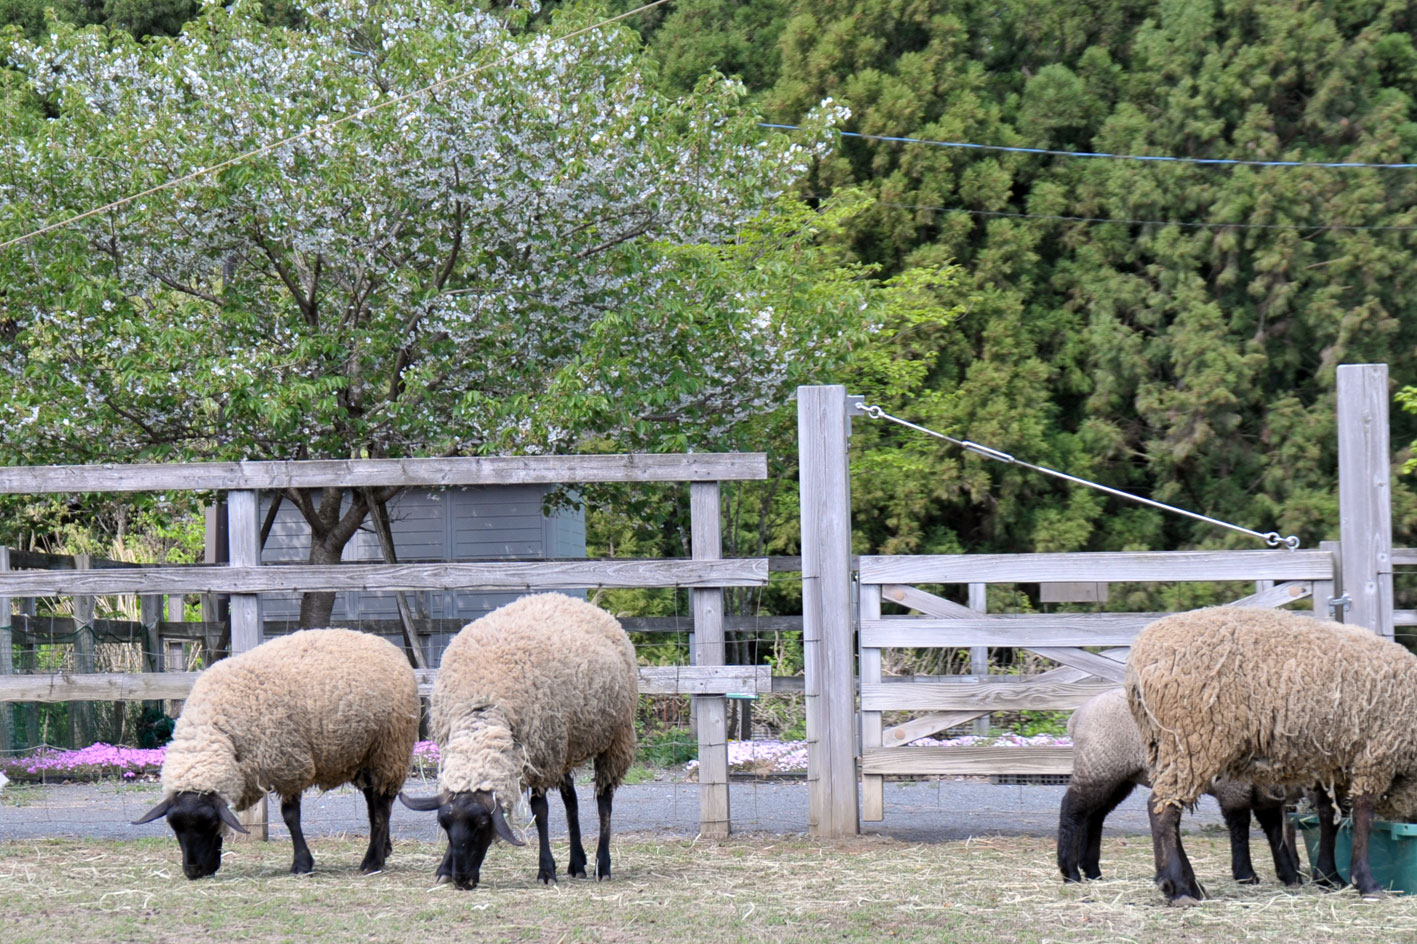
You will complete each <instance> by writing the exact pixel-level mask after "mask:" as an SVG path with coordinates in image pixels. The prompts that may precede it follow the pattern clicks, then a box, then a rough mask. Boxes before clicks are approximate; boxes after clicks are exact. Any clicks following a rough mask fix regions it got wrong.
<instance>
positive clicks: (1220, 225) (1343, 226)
mask: <svg viewBox="0 0 1417 944" xmlns="http://www.w3.org/2000/svg"><path fill="white" fill-rule="evenodd" d="M876 205H877V206H883V207H894V208H896V209H900V210H937V211H939V212H941V213H968V214H970V215H972V216H999V217H1005V218H1007V219H1022V220H1045V221H1049V222H1057V223H1121V224H1123V225H1127V226H1184V227H1191V228H1198V229H1207V228H1208V229H1270V230H1306V231H1310V232H1316V231H1321V230H1344V231H1349V230H1389V231H1393V232H1411V231H1413V230H1417V225H1412V226H1376V225H1374V226H1367V225H1360V224H1348V223H1224V222H1219V221H1215V220H1134V219H1127V218H1124V217H1112V216H1055V215H1053V214H1050V213H1011V212H1008V211H1005V210H972V209H970V208H969V207H957V206H956V207H947V206H930V205H928V204H920V203H886V202H884V201H881V202H878V203H877V204H876Z"/></svg>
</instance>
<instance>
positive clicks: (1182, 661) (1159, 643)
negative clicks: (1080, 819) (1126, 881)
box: [1126, 607, 1417, 901]
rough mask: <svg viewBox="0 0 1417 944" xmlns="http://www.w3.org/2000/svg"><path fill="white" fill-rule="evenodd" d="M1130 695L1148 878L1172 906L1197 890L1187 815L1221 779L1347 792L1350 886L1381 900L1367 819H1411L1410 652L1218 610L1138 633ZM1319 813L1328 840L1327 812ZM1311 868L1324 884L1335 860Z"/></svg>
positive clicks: (1290, 619)
mask: <svg viewBox="0 0 1417 944" xmlns="http://www.w3.org/2000/svg"><path fill="white" fill-rule="evenodd" d="M1126 688H1127V698H1128V702H1129V704H1130V707H1131V711H1132V716H1133V717H1134V718H1135V719H1136V722H1137V727H1138V728H1139V729H1140V731H1141V736H1142V742H1143V743H1144V744H1145V745H1146V751H1147V766H1148V767H1149V768H1150V772H1151V783H1152V794H1151V802H1150V808H1149V812H1150V814H1151V822H1152V843H1153V845H1154V847H1155V853H1156V882H1157V885H1159V886H1160V887H1161V890H1162V892H1163V893H1164V894H1165V896H1166V898H1167V900H1168V901H1183V900H1187V899H1198V898H1201V897H1202V896H1203V894H1204V893H1203V891H1202V890H1201V888H1200V886H1199V885H1197V884H1196V879H1195V873H1194V871H1193V870H1192V869H1191V865H1190V862H1189V861H1188V860H1187V859H1186V854H1185V851H1184V850H1183V849H1182V847H1181V836H1180V830H1179V823H1180V817H1181V809H1182V808H1183V807H1188V806H1191V805H1192V804H1194V803H1195V802H1196V799H1197V798H1198V797H1199V796H1200V795H1201V793H1203V792H1204V791H1205V789H1206V788H1207V787H1208V786H1209V785H1210V784H1211V783H1212V782H1213V781H1214V779H1215V778H1216V777H1221V776H1227V777H1234V778H1237V779H1242V780H1246V781H1249V782H1251V783H1255V784H1260V785H1267V786H1282V787H1307V786H1311V785H1313V784H1315V783H1318V784H1322V785H1324V786H1325V787H1326V788H1327V792H1329V793H1331V794H1339V795H1341V794H1342V793H1347V794H1349V795H1350V796H1351V799H1352V803H1353V869H1352V879H1353V884H1354V885H1355V886H1356V887H1357V889H1358V891H1359V893H1360V894H1361V895H1362V896H1363V897H1364V898H1376V897H1381V895H1382V889H1381V888H1380V887H1379V885H1378V883H1377V882H1376V881H1375V880H1374V879H1373V874H1372V870H1371V869H1370V867H1369V864H1368V836H1369V832H1370V830H1371V828H1372V823H1373V818H1374V815H1375V814H1376V813H1382V814H1383V815H1385V816H1389V817H1391V818H1394V819H1406V818H1409V817H1412V816H1413V815H1414V814H1417V733H1414V732H1417V729H1414V726H1413V722H1414V720H1417V656H1414V655H1413V654H1412V653H1410V652H1408V651H1407V650H1406V649H1404V648H1403V647H1402V646H1399V645H1397V644H1396V643H1393V642H1390V641H1388V640H1385V639H1382V638H1381V637H1379V636H1377V635H1375V634H1374V633H1371V632H1368V631H1367V630H1363V629H1358V628H1355V627H1345V626H1342V625H1339V624H1337V623H1330V622H1327V621H1323V620H1317V619H1313V618H1311V617H1307V616H1304V615H1301V614H1299V613H1292V612H1286V611H1283V610H1264V609H1253V608H1243V607H1213V608H1210V609H1205V610H1196V611H1193V612H1189V613H1178V614H1175V615H1172V616H1168V617H1165V618H1163V619H1160V620H1157V621H1156V622H1154V623H1152V624H1151V625H1150V626H1148V627H1147V628H1146V629H1144V630H1143V631H1142V632H1141V634H1140V635H1139V636H1138V637H1137V638H1136V641H1135V642H1134V644H1133V646H1132V652H1131V656H1130V657H1129V658H1128V659H1127V682H1126ZM1320 803H1321V806H1320V809H1321V811H1322V810H1328V809H1330V808H1331V807H1330V805H1329V803H1328V802H1327V800H1326V798H1325V799H1321V801H1320ZM1322 818H1323V819H1325V820H1326V821H1327V822H1328V824H1329V825H1328V831H1329V832H1331V831H1332V817H1331V816H1328V817H1322ZM1322 839H1323V836H1322V835H1321V841H1322ZM1330 848H1331V847H1330ZM1319 865H1320V868H1319V869H1318V870H1316V871H1318V872H1319V873H1320V874H1319V875H1318V876H1316V877H1317V878H1320V879H1321V880H1322V879H1325V878H1328V877H1329V871H1328V870H1329V868H1330V867H1331V865H1332V857H1331V852H1330V853H1329V854H1328V862H1325V861H1324V859H1323V857H1321V858H1320V862H1319Z"/></svg>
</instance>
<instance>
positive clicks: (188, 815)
mask: <svg viewBox="0 0 1417 944" xmlns="http://www.w3.org/2000/svg"><path fill="white" fill-rule="evenodd" d="M163 815H166V816H167V825H169V826H171V827H172V831H173V832H174V833H176V834H177V845H178V846H180V847H181V848H182V873H183V874H184V875H186V876H187V877H188V878H205V877H206V876H208V875H215V874H216V870H217V869H219V868H221V837H222V834H223V832H225V827H228V826H229V827H231V828H232V829H234V830H236V831H237V832H239V833H244V832H246V829H245V828H244V827H243V826H242V825H241V821H240V820H238V819H237V818H236V814H235V813H233V812H231V808H230V807H228V806H227V805H226V801H225V800H223V799H222V798H221V797H219V796H217V795H216V794H215V793H196V792H194V791H191V790H185V791H183V792H181V793H178V794H175V795H173V796H170V797H166V798H164V799H163V801H162V802H161V803H159V804H158V805H157V806H154V807H153V808H152V809H150V810H148V811H147V812H146V813H144V814H143V815H142V816H140V817H139V818H137V819H135V820H133V825H134V826H140V825H142V824H143V823H151V822H152V821H153V820H155V819H157V818H158V817H159V816H163Z"/></svg>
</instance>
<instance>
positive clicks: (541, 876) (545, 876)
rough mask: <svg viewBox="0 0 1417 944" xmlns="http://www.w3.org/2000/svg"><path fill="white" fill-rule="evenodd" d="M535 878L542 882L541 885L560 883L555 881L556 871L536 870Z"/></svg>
mask: <svg viewBox="0 0 1417 944" xmlns="http://www.w3.org/2000/svg"><path fill="white" fill-rule="evenodd" d="M536 879H537V881H539V882H540V883H541V884H543V885H559V884H560V883H559V882H557V881H556V873H555V872H537V873H536Z"/></svg>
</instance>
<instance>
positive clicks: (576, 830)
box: [561, 773, 586, 878]
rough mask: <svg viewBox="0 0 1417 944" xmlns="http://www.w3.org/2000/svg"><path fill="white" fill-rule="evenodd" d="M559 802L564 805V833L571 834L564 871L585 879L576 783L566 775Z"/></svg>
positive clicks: (574, 876)
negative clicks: (568, 859)
mask: <svg viewBox="0 0 1417 944" xmlns="http://www.w3.org/2000/svg"><path fill="white" fill-rule="evenodd" d="M561 802H562V803H564V804H565V805H566V831H567V832H569V833H570V834H571V861H570V862H569V863H568V864H567V866H566V871H567V872H569V873H570V875H571V877H572V878H585V877H586V875H585V863H586V858H585V846H583V845H581V810H580V807H579V806H577V805H576V803H577V800H576V781H575V780H574V779H573V778H572V777H571V775H570V774H569V773H568V774H566V776H565V777H564V778H563V779H562V780H561Z"/></svg>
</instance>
